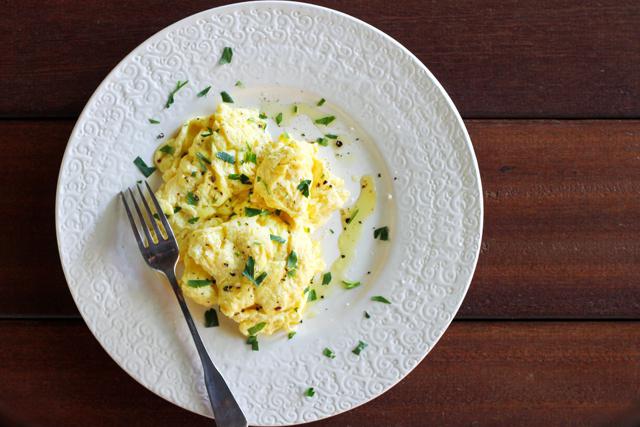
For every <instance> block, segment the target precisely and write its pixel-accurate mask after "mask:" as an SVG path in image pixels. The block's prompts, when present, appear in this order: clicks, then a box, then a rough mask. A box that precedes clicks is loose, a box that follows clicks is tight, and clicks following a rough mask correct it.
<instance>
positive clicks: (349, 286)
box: [342, 280, 360, 289]
mask: <svg viewBox="0 0 640 427" xmlns="http://www.w3.org/2000/svg"><path fill="white" fill-rule="evenodd" d="M342 284H343V285H344V288H345V289H353V288H357V287H358V286H360V282H349V281H348V280H343V281H342Z"/></svg>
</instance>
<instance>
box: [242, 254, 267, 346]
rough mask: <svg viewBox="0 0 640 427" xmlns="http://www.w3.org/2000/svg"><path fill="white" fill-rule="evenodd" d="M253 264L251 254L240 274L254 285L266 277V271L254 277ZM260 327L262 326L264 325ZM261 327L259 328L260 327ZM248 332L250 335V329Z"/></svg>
mask: <svg viewBox="0 0 640 427" xmlns="http://www.w3.org/2000/svg"><path fill="white" fill-rule="evenodd" d="M255 266H256V262H255V260H254V259H253V257H252V256H249V258H248V259H247V263H246V264H245V266H244V271H243V272H242V275H243V276H244V277H246V278H247V279H249V281H250V282H251V283H253V284H254V285H256V286H260V284H261V283H262V282H263V281H264V279H265V278H266V277H267V272H266V271H263V272H262V273H260V275H258V277H254V274H255ZM262 327H264V325H263V326H262ZM262 327H261V328H260V329H262ZM260 329H258V330H260ZM249 333H250V334H251V335H253V333H251V330H249Z"/></svg>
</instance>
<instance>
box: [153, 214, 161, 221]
mask: <svg viewBox="0 0 640 427" xmlns="http://www.w3.org/2000/svg"><path fill="white" fill-rule="evenodd" d="M152 216H153V217H154V218H155V219H157V220H158V221H160V215H158V214H157V213H154V214H153V215H152Z"/></svg>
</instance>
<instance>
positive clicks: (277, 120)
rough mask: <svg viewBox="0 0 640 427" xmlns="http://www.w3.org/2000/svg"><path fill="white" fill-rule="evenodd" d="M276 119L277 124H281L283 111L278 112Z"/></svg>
mask: <svg viewBox="0 0 640 427" xmlns="http://www.w3.org/2000/svg"><path fill="white" fill-rule="evenodd" d="M274 120H275V121H276V124H277V125H278V126H280V123H282V113H278V115H277V116H276V117H275V119H274Z"/></svg>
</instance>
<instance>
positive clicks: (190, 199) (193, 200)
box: [187, 191, 200, 206]
mask: <svg viewBox="0 0 640 427" xmlns="http://www.w3.org/2000/svg"><path fill="white" fill-rule="evenodd" d="M199 201H200V198H199V197H198V196H197V195H195V194H193V193H192V192H191V191H189V192H188V193H187V203H188V204H190V205H192V206H197V205H198V202H199Z"/></svg>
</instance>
